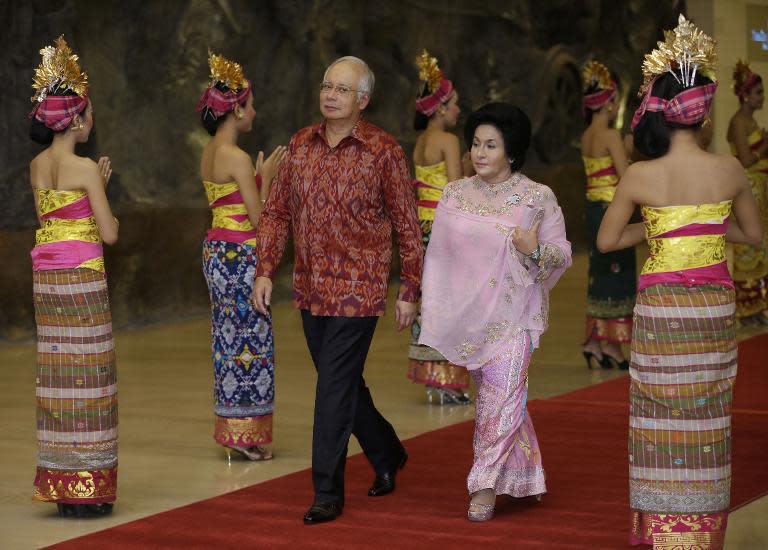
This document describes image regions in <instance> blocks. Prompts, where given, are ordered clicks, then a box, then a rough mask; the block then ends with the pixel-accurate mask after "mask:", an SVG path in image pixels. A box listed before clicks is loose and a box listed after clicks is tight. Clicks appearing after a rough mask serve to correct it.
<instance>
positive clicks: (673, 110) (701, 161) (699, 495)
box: [597, 15, 762, 550]
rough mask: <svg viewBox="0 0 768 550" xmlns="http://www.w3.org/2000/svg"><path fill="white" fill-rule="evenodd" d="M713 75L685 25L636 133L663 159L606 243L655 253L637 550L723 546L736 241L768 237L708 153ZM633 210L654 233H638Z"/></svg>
mask: <svg viewBox="0 0 768 550" xmlns="http://www.w3.org/2000/svg"><path fill="white" fill-rule="evenodd" d="M714 67H715V48H714V41H713V40H712V39H711V38H710V37H708V36H707V35H705V34H704V33H702V32H701V31H700V30H699V29H697V28H696V27H694V26H693V25H692V24H691V23H690V22H688V21H686V20H685V18H684V17H683V16H682V15H681V16H680V20H679V25H678V27H677V28H676V29H675V30H674V31H673V32H672V31H667V32H666V33H665V42H660V43H659V46H658V49H656V50H654V51H653V52H651V53H650V54H648V55H647V56H646V57H645V62H644V63H643V73H644V77H645V78H644V83H643V86H642V88H641V93H642V94H643V96H644V99H643V102H642V103H641V105H640V108H639V109H638V110H637V112H636V113H635V116H634V119H633V122H632V126H633V128H634V135H635V147H636V148H637V149H638V150H639V151H640V153H642V154H643V155H645V157H647V158H650V159H652V160H648V161H645V162H637V163H635V164H633V165H632V166H630V167H629V168H628V169H627V171H626V173H625V174H624V176H623V177H622V178H621V181H620V182H619V185H618V187H617V189H616V194H615V196H614V199H613V202H612V203H611V206H609V207H608V210H607V212H606V214H605V217H604V219H603V224H602V226H601V227H600V233H599V234H598V237H597V245H598V247H599V248H600V250H601V251H604V252H607V251H611V250H619V249H622V248H627V247H630V246H635V245H636V244H637V243H639V242H641V241H642V240H643V238H644V237H645V238H647V241H648V246H649V248H650V258H649V259H648V261H647V262H646V263H645V265H644V266H643V271H642V274H641V276H640V283H639V289H640V290H639V293H638V297H637V305H636V306H635V314H634V325H633V334H632V358H631V366H630V369H629V373H630V418H629V478H630V485H629V490H630V507H631V514H632V518H631V536H630V543H631V544H635V545H639V544H652V545H653V547H654V548H655V549H659V550H661V549H667V548H700V549H702V550H712V549H720V548H722V547H723V540H724V538H725V528H726V523H727V519H728V506H729V500H730V485H731V412H730V407H731V402H732V400H731V397H732V388H733V383H734V380H735V377H736V349H737V346H736V325H735V317H734V313H735V310H736V304H735V294H734V285H733V281H732V279H731V276H730V274H729V273H728V267H727V265H726V260H725V241H726V239H728V240H730V241H733V242H742V243H747V244H751V245H756V244H758V243H759V242H760V240H761V238H762V229H761V227H760V214H759V211H758V209H757V205H756V203H755V200H754V198H753V196H752V191H751V189H750V187H749V184H748V183H747V180H746V177H745V176H744V171H743V169H742V167H741V165H740V164H739V163H738V162H736V161H735V160H734V159H733V158H729V157H724V156H719V155H713V154H710V153H707V152H706V151H704V150H703V149H702V148H701V147H700V145H699V143H698V129H699V127H700V125H701V124H702V122H703V120H704V119H705V117H706V116H707V113H708V112H709V109H710V106H711V104H712V100H713V98H714V94H715V89H716V88H717V85H716V84H715V83H714V81H715V75H714ZM636 206H640V207H641V212H642V215H643V220H644V222H643V223H634V224H629V220H630V217H631V216H632V213H633V212H634V210H635V207H636ZM732 212H733V214H735V216H733V217H730V218H729V216H730V215H731V213H732Z"/></svg>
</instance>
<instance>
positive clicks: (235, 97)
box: [195, 80, 251, 118]
mask: <svg viewBox="0 0 768 550" xmlns="http://www.w3.org/2000/svg"><path fill="white" fill-rule="evenodd" d="M246 82H247V83H248V85H247V86H243V88H242V89H241V90H240V91H239V92H233V91H231V90H229V91H226V92H222V91H221V90H219V89H218V88H217V87H216V86H215V85H214V84H212V85H210V86H208V87H207V88H206V89H205V91H204V92H203V95H201V96H200V101H198V102H197V108H196V109H195V110H196V111H197V112H198V113H199V112H200V111H202V110H203V109H206V108H207V109H208V110H209V111H211V112H212V113H213V115H214V116H215V117H216V118H219V117H220V116H221V115H225V114H227V113H228V112H230V111H231V110H232V109H234V108H235V105H243V104H244V103H245V100H246V99H248V94H249V93H251V81H250V80H246Z"/></svg>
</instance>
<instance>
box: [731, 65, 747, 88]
mask: <svg viewBox="0 0 768 550" xmlns="http://www.w3.org/2000/svg"><path fill="white" fill-rule="evenodd" d="M751 74H752V69H750V68H749V62H747V61H744V60H743V59H739V60H738V61H736V65H735V66H734V67H733V87H734V89H735V88H741V87H742V86H743V85H744V83H745V82H746V81H747V80H748V79H749V76H750V75H751Z"/></svg>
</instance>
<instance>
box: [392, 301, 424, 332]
mask: <svg viewBox="0 0 768 550" xmlns="http://www.w3.org/2000/svg"><path fill="white" fill-rule="evenodd" d="M418 309H419V307H418V305H417V304H415V303H414V302H403V301H402V300H398V301H397V303H395V323H397V330H403V329H404V328H407V327H409V326H411V325H412V324H413V322H414V321H415V320H416V313H417V312H418Z"/></svg>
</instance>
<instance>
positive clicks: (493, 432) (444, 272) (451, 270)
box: [419, 103, 571, 521]
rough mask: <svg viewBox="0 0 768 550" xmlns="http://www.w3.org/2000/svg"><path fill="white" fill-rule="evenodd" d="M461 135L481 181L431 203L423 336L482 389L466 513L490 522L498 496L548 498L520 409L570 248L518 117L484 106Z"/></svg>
mask: <svg viewBox="0 0 768 550" xmlns="http://www.w3.org/2000/svg"><path fill="white" fill-rule="evenodd" d="M464 132H465V137H466V140H467V142H468V143H471V144H472V148H471V155H472V163H473V165H474V167H475V171H476V172H477V175H475V176H473V177H471V178H465V179H461V180H459V181H455V182H452V183H449V184H448V185H447V186H446V188H445V192H444V193H443V196H442V198H441V199H440V203H439V204H438V207H437V212H436V215H435V222H434V225H433V226H432V237H431V241H430V245H429V248H428V249H427V256H426V260H425V272H424V281H423V285H424V289H423V292H424V296H423V299H422V328H421V338H420V340H419V341H420V343H421V344H425V345H428V346H430V347H433V348H435V349H436V350H438V351H440V352H441V353H442V354H443V355H444V356H445V357H446V358H448V359H449V360H450V361H451V362H453V363H455V364H457V365H463V366H465V367H466V368H467V369H469V370H470V372H471V374H472V377H473V378H474V380H475V384H476V385H477V388H478V393H477V414H476V420H475V436H474V463H473V464H472V469H471V470H470V472H469V477H468V480H467V486H468V489H469V493H470V495H471V502H470V505H469V510H468V513H467V514H468V518H469V519H470V520H471V521H486V520H489V519H491V517H492V516H493V511H494V504H495V500H496V495H510V496H513V497H526V496H532V495H535V496H539V495H541V494H542V493H544V492H545V491H546V486H545V482H544V469H543V468H542V463H541V453H540V452H539V446H538V443H537V440H536V433H535V432H534V429H533V423H532V422H531V416H530V414H528V412H527V410H526V399H527V395H528V365H529V363H530V358H531V354H532V352H533V350H534V349H535V348H536V347H538V345H539V337H540V335H541V334H542V333H543V332H544V331H545V330H546V328H547V320H548V315H549V291H550V290H551V289H552V287H553V286H554V285H555V283H556V282H557V280H558V279H559V278H560V276H561V275H562V274H563V272H564V271H565V269H566V268H567V267H568V266H570V264H571V245H570V243H569V242H568V241H567V240H566V238H565V222H564V221H563V215H562V212H561V210H560V207H559V206H558V204H557V200H556V198H555V195H554V194H553V193H552V191H551V190H550V189H549V188H548V187H546V186H544V185H541V184H539V183H535V182H533V181H531V180H530V179H528V178H527V177H525V176H524V175H523V174H522V172H521V171H520V169H521V168H522V167H523V164H524V162H525V156H526V151H527V150H528V146H529V144H530V139H531V123H530V120H529V119H528V117H527V116H526V115H525V113H523V112H522V111H521V110H520V109H518V108H517V107H513V106H512V105H508V104H505V103H491V104H488V105H486V106H485V107H482V108H481V109H479V110H478V111H475V112H474V113H472V114H471V115H470V117H469V119H468V120H467V125H466V127H465V130H464Z"/></svg>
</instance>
